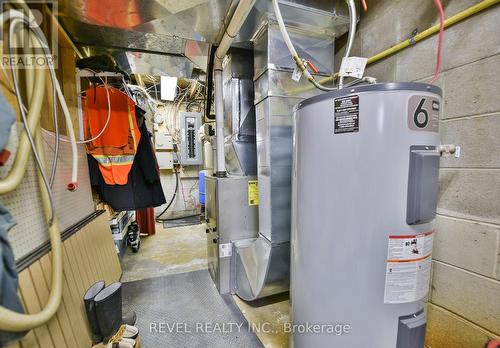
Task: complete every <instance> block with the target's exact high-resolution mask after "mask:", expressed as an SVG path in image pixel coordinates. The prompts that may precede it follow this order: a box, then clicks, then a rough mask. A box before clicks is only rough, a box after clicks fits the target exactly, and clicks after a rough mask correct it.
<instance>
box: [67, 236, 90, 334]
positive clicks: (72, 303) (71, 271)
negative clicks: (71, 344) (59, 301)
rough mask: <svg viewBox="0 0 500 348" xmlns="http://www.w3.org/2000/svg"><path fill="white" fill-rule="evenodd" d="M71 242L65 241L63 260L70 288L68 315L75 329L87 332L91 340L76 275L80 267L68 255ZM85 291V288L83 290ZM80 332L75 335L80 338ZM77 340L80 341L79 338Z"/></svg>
mask: <svg viewBox="0 0 500 348" xmlns="http://www.w3.org/2000/svg"><path fill="white" fill-rule="evenodd" d="M68 246H69V243H68V240H66V241H65V242H64V243H63V261H64V264H65V265H66V267H65V268H64V274H65V276H66V281H67V284H68V290H69V301H68V303H67V305H68V315H69V316H70V317H73V321H74V323H73V325H72V326H73V329H76V332H77V333H79V334H80V335H82V333H83V334H86V336H87V337H88V340H89V341H90V340H91V338H90V330H89V327H88V324H87V318H86V313H85V308H84V306H83V303H82V302H81V298H82V297H83V296H82V295H80V291H81V290H79V288H78V284H79V283H78V282H77V281H76V279H75V278H76V277H77V276H78V277H80V276H79V274H78V269H77V267H74V266H73V265H72V263H71V262H72V261H74V259H73V260H71V261H70V258H69V257H68V252H67V249H68ZM81 286H82V289H83V286H84V285H83V283H82V285H81ZM82 291H83V290H82ZM79 334H77V335H76V336H75V337H76V338H78V336H79ZM77 341H79V340H78V339H77Z"/></svg>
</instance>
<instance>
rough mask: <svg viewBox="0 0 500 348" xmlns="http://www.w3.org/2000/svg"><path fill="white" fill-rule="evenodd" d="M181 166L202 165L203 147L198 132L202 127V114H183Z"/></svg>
mask: <svg viewBox="0 0 500 348" xmlns="http://www.w3.org/2000/svg"><path fill="white" fill-rule="evenodd" d="M179 117H180V131H181V149H180V150H181V164H182V165H184V166H189V165H200V164H201V162H202V158H201V153H202V151H201V150H202V146H201V141H200V136H199V134H198V130H199V129H200V127H201V114H200V113H197V112H181V113H179Z"/></svg>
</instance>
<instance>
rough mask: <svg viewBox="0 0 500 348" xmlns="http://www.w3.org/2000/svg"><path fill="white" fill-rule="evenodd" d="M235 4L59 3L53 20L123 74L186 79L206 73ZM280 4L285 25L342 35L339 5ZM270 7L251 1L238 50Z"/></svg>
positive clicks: (339, 0) (216, 0) (315, 0)
mask: <svg viewBox="0 0 500 348" xmlns="http://www.w3.org/2000/svg"><path fill="white" fill-rule="evenodd" d="M237 3H238V0H182V1H180V0H61V1H60V4H59V19H60V21H61V23H62V25H63V26H64V28H65V29H66V30H67V31H68V33H69V35H70V37H71V38H72V40H73V41H74V42H75V43H76V44H77V45H79V46H83V47H90V48H91V49H92V51H98V52H99V51H100V52H103V51H107V52H108V53H111V54H113V55H114V56H115V58H117V61H118V62H120V63H121V64H122V65H123V64H125V66H123V68H124V69H125V70H128V72H129V73H139V74H152V75H162V74H163V75H171V76H179V77H186V78H191V77H192V72H193V69H201V70H205V69H206V65H207V56H208V49H209V44H211V43H215V42H216V41H217V38H218V35H219V33H220V30H221V27H223V23H224V21H225V19H226V18H230V15H231V14H232V12H233V11H234V9H235V7H236V5H237ZM280 4H281V5H280V6H281V9H282V12H283V16H284V18H286V19H287V21H288V22H290V23H294V24H299V25H300V26H303V27H310V28H311V29H313V28H314V30H317V29H318V28H321V30H322V31H324V32H329V33H331V34H332V35H338V34H341V33H343V32H345V31H346V30H347V26H346V23H347V22H348V16H347V12H346V11H347V10H346V8H345V6H344V1H343V0H334V1H332V0H292V1H280ZM271 7H272V6H271V1H269V0H257V2H256V4H255V6H254V9H253V10H252V12H251V13H250V15H249V17H248V19H247V21H246V22H245V24H244V26H243V28H242V29H241V31H240V34H239V35H238V37H237V38H236V39H235V42H237V43H239V45H240V46H245V45H246V44H248V43H249V42H250V40H251V38H252V36H253V35H254V34H255V31H256V30H257V28H258V26H259V25H260V24H261V22H262V20H263V18H264V17H267V15H268V14H269V13H270V12H271V11H272V8H271ZM305 23H307V24H305ZM325 28H327V29H325Z"/></svg>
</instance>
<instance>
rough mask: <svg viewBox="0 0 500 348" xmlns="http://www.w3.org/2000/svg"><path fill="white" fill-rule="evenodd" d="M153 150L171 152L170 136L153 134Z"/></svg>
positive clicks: (161, 133) (171, 142) (172, 145)
mask: <svg viewBox="0 0 500 348" xmlns="http://www.w3.org/2000/svg"><path fill="white" fill-rule="evenodd" d="M155 148H156V149H157V150H173V149H174V144H173V141H172V136H171V135H169V134H166V133H163V132H155Z"/></svg>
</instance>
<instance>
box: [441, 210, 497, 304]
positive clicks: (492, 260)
mask: <svg viewBox="0 0 500 348" xmlns="http://www.w3.org/2000/svg"><path fill="white" fill-rule="evenodd" d="M435 230H436V235H435V237H434V250H433V253H432V257H433V259H434V260H438V261H442V262H445V263H447V264H451V265H453V266H457V267H460V268H463V269H466V270H469V271H472V272H476V273H479V274H482V275H485V276H487V277H496V276H497V275H496V264H497V254H498V245H497V240H498V239H497V238H499V236H500V226H496V225H491V224H483V223H478V222H475V221H466V220H462V219H454V218H449V217H444V216H437V217H436V220H435ZM498 296H499V297H500V294H498Z"/></svg>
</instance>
